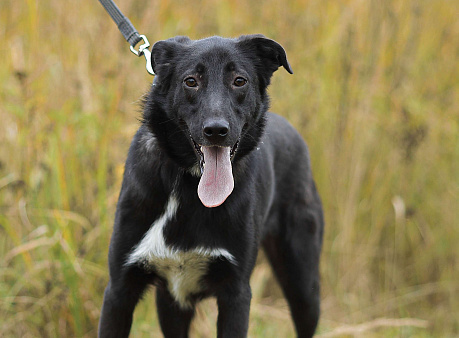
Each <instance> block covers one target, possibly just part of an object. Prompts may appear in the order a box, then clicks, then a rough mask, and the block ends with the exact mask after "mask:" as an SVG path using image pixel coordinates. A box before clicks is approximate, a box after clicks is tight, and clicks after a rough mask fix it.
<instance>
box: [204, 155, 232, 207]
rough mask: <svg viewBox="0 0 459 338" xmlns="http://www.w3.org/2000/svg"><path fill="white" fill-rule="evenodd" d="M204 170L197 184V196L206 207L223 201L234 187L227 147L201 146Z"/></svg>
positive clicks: (214, 205) (216, 205) (215, 205)
mask: <svg viewBox="0 0 459 338" xmlns="http://www.w3.org/2000/svg"><path fill="white" fill-rule="evenodd" d="M202 153H203V154H204V162H205V165H204V172H203V173H202V176H201V180H200V181H199V185H198V196H199V199H200V200H201V202H202V204H204V205H205V206H206V207H208V208H213V207H218V206H219V205H220V204H222V203H223V202H225V200H226V199H227V197H228V196H229V195H230V194H231V192H232V191H233V188H234V180H233V170H232V168H231V160H230V148H229V147H225V148H222V147H202Z"/></svg>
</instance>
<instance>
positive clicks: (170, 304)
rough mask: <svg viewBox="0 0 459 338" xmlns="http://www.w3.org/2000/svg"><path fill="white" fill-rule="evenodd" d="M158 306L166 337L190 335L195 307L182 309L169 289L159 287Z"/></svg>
mask: <svg viewBox="0 0 459 338" xmlns="http://www.w3.org/2000/svg"><path fill="white" fill-rule="evenodd" d="M156 307H157V309H158V319H159V324H160V325H161V330H162V331H163V334H164V337H166V338H168V337H171V338H175V337H177V338H186V337H188V331H189V329H190V323H191V320H192V319H193V316H194V309H182V308H181V307H179V305H178V303H177V302H175V301H174V299H173V298H172V296H171V295H170V294H169V292H168V291H166V290H163V289H159V288H158V289H157V290H156Z"/></svg>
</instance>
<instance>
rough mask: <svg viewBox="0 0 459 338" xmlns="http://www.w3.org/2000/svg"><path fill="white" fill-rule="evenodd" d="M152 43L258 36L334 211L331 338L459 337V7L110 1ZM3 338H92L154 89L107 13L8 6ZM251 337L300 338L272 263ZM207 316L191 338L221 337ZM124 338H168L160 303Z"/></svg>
mask: <svg viewBox="0 0 459 338" xmlns="http://www.w3.org/2000/svg"><path fill="white" fill-rule="evenodd" d="M117 3H118V5H119V7H120V8H121V9H122V10H123V11H124V12H125V14H126V15H127V16H128V17H129V18H130V19H131V21H132V22H133V23H134V25H135V26H136V27H137V29H138V30H139V31H140V32H141V33H143V34H146V35H147V36H148V38H149V39H150V41H151V42H154V41H157V40H161V39H165V38H169V37H172V36H175V35H188V36H190V37H191V38H195V39H196V38H202V37H206V36H210V35H222V36H227V37H236V36H238V35H240V34H248V33H263V34H265V35H266V36H268V37H270V38H273V39H275V40H277V41H278V42H280V43H281V44H282V45H283V46H284V47H285V49H286V51H287V54H288V57H289V61H290V63H291V65H292V68H293V70H294V72H295V74H294V75H293V76H290V75H288V74H287V73H286V72H285V71H283V70H282V69H280V70H279V71H278V72H277V73H275V76H274V78H273V84H272V86H271V88H270V93H271V96H272V102H273V103H272V110H273V111H275V112H278V113H280V114H282V115H284V116H286V117H287V118H288V119H289V120H290V121H291V122H292V123H293V124H294V125H295V126H296V127H297V128H298V130H299V131H300V132H301V133H302V135H303V136H304V138H305V139H306V140H307V142H308V143H309V147H310V150H311V157H312V163H313V169H314V175H315V178H316V181H317V184H318V188H319V191H320V193H321V195H322V199H323V203H324V208H325V216H326V232H325V239H324V246H323V254H322V262H321V271H322V300H323V301H322V317H321V322H320V327H319V329H318V333H319V335H322V336H359V335H360V336H365V337H368V336H370V337H371V336H387V337H392V336H399V337H412V336H414V337H419V336H421V337H430V336H434V337H440V336H445V337H451V336H457V335H459V320H458V318H459V296H458V293H459V266H458V263H459V249H458V246H459V221H458V220H459V211H458V210H459V208H458V206H459V203H458V201H459V20H458V13H459V2H458V1H456V0H450V1H447V0H444V1H440V0H438V1H430V0H404V1H396V0H385V1H379V0H368V1H362V0H360V1H332V0H310V1H306V0H304V1H288V2H286V1H281V0H268V1H263V2H260V1H253V0H250V1H246V0H245V1H243V0H223V1H217V0H203V1H199V2H196V1H170V0H161V1H159V0H154V1H143V0H118V1H117ZM0 61H1V62H0V88H1V89H0V120H1V121H0V144H1V147H0V336H2V337H40V336H43V337H48V336H49V337H93V336H95V335H96V329H97V322H98V318H99V310H100V307H101V303H102V295H103V290H104V288H105V285H106V283H107V281H108V272H107V251H108V243H109V238H110V234H111V231H112V230H111V229H112V223H113V217H114V212H115V205H116V201H117V198H118V193H119V189H120V183H121V177H122V172H123V165H124V160H125V157H126V153H127V149H128V146H129V143H130V139H131V137H132V136H133V134H134V133H135V130H136V128H137V127H138V125H139V123H138V121H137V118H138V117H139V116H140V113H139V104H138V102H139V99H140V98H141V96H142V95H143V93H144V92H145V91H146V90H147V89H148V87H149V84H150V83H151V81H152V77H150V76H149V75H148V74H147V73H146V71H145V69H144V61H143V59H136V58H135V57H134V56H132V54H131V53H130V52H129V49H128V45H127V43H126V42H125V41H124V40H123V38H122V36H121V34H120V33H119V32H118V30H117V28H116V26H115V24H114V23H113V22H112V21H111V19H110V17H109V16H108V15H107V14H106V13H105V12H104V10H103V8H102V7H101V5H100V4H99V2H98V1H95V0H93V1H60V0H47V1H37V0H26V1H13V0H1V1H0ZM252 287H253V294H254V297H253V302H252V311H251V324H250V336H251V337H292V336H293V326H292V324H291V322H290V319H289V313H288V309H287V306H286V303H285V301H284V300H283V298H282V295H281V292H280V291H279V289H278V287H277V285H276V283H275V281H274V279H273V277H272V275H271V272H270V269H269V267H268V265H267V263H266V261H265V259H264V258H263V256H262V255H261V256H260V259H259V263H258V265H257V266H256V269H255V271H254V274H253V278H252ZM215 320H216V305H215V302H214V301H211V300H209V301H205V302H204V303H203V304H202V305H201V306H199V309H198V314H197V318H196V320H195V322H194V325H193V334H194V336H195V337H212V336H214V335H215ZM132 335H133V336H134V337H151V336H158V335H159V328H158V324H157V321H156V314H155V309H154V298H153V296H152V295H151V294H150V295H148V296H147V297H146V300H144V301H143V302H142V303H141V304H140V305H139V306H138V308H137V311H136V313H135V321H134V325H133V330H132Z"/></svg>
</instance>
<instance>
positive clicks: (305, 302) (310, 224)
mask: <svg viewBox="0 0 459 338" xmlns="http://www.w3.org/2000/svg"><path fill="white" fill-rule="evenodd" d="M317 201H318V200H317ZM287 208H288V210H289V215H287V217H285V218H286V221H287V222H286V223H284V224H282V226H281V227H280V228H277V231H272V232H270V233H268V234H267V235H266V236H265V238H264V241H263V247H264V250H265V252H266V254H267V256H268V259H269V261H270V263H271V265H272V267H273V270H274V272H275V275H276V277H277V280H278V281H279V283H280V285H281V288H282V290H283V293H284V295H285V297H286V298H287V301H288V304H289V307H290V311H291V314H292V318H293V322H294V324H295V328H296V331H297V334H298V337H312V336H313V334H314V331H315V329H316V327H317V323H318V321H319V315H320V289H319V288H320V284H319V256H320V249H321V242H322V231H323V216H322V209H321V206H320V201H318V203H317V204H315V206H313V207H312V208H311V206H310V205H309V206H305V205H304V204H303V207H298V206H297V207H295V206H292V205H290V206H289V207H287ZM292 208H293V209H292Z"/></svg>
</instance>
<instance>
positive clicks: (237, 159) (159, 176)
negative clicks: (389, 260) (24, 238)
mask: <svg viewBox="0 0 459 338" xmlns="http://www.w3.org/2000/svg"><path fill="white" fill-rule="evenodd" d="M152 58H153V68H154V70H155V73H156V74H157V79H156V80H155V84H154V85H153V86H152V89H151V91H150V93H149V95H148V96H147V98H146V100H145V104H144V115H143V123H142V125H141V127H140V128H139V130H138V132H137V134H136V135H135V137H134V139H133V141H132V144H131V147H130V149H129V154H128V158H127V161H126V166H125V173H124V180H123V185H122V188H121V192H120V197H119V201H118V207H117V211H116V219H115V225H114V230H113V235H112V239H111V244H110V251H109V267H110V282H109V283H108V286H107V288H106V290H105V297H104V304H103V308H102V314H101V319H100V324H99V335H100V336H101V337H126V336H128V334H129V331H130V327H131V323H132V316H133V311H134V308H135V306H136V304H137V302H138V300H139V299H140V298H141V296H142V294H143V292H144V290H145V289H146V287H147V286H148V285H150V284H154V285H156V286H157V291H156V292H157V297H156V302H157V308H158V318H159V321H160V324H161V328H162V330H163V333H164V335H165V336H166V337H186V336H187V335H188V328H189V325H190V322H191V319H192V318H193V313H194V310H193V308H184V307H181V306H179V304H178V303H177V302H176V301H175V299H174V298H173V296H172V295H171V293H170V292H169V290H168V288H167V283H166V281H165V280H164V279H163V278H162V277H160V276H159V275H158V273H157V272H156V270H155V267H154V266H153V267H146V266H144V265H143V264H140V262H139V264H131V265H126V261H127V259H128V257H129V255H130V253H131V252H132V251H133V249H134V248H135V246H136V245H137V244H138V243H139V242H140V241H141V240H142V238H143V236H144V235H145V234H146V233H147V231H148V230H149V228H150V226H151V225H152V224H153V223H154V222H155V220H157V219H158V218H159V217H160V216H161V215H162V214H163V212H164V209H165V207H166V204H167V201H168V198H169V196H170V195H171V193H172V192H173V191H174V193H175V195H176V196H177V198H178V200H179V203H178V205H179V207H178V210H177V212H176V216H175V217H174V218H173V219H170V220H168V222H167V225H166V227H165V229H164V238H165V241H166V244H167V245H168V246H170V247H173V248H176V249H179V250H182V251H189V250H192V249H194V248H196V247H204V248H224V249H226V250H227V251H228V252H229V253H231V255H233V256H234V258H235V260H236V262H237V264H233V263H232V262H230V261H229V260H227V259H224V258H219V259H213V260H212V261H211V262H210V265H209V266H208V270H207V273H206V274H205V275H204V276H203V278H202V280H201V285H203V286H204V287H203V290H202V291H200V292H199V293H196V294H192V295H190V300H191V302H192V303H193V304H194V303H196V302H197V301H199V300H200V299H202V298H204V297H209V296H213V297H216V298H217V304H218V310H219V314H218V323H217V327H218V336H219V337H245V336H246V335H247V330H248V318H249V309H250V299H251V291H250V285H249V279H250V275H251V272H252V270H253V267H254V264H255V261H256V257H257V252H258V248H259V247H260V246H262V247H263V248H264V250H265V252H266V254H267V257H268V258H269V260H270V262H271V264H272V266H273V269H274V272H275V275H276V277H277V279H278V281H279V282H280V285H281V287H282V289H283V292H284V294H285V296H286V298H287V300H288V303H289V305H290V309H291V312H292V317H293V320H294V323H295V328H296V331H297V334H298V336H299V337H310V336H312V335H313V333H314V331H315V328H316V325H317V322H318V319H319V312H320V311H319V302H320V301H319V256H320V250H321V243H322V234H323V216H322V207H321V202H320V198H319V196H318V193H317V191H316V188H315V184H314V181H313V178H312V174H311V169H310V161H309V155H308V150H307V147H306V144H305V143H304V141H303V140H302V138H301V137H300V136H299V134H298V133H297V132H296V131H295V130H294V129H293V127H292V126H291V125H290V124H289V123H288V122H287V121H285V120H284V119H283V118H281V117H279V116H277V115H274V114H271V113H267V109H268V105H269V98H268V95H267V92H266V89H267V86H268V85H269V83H270V78H271V75H272V73H273V72H274V71H276V70H277V69H278V68H279V67H280V66H283V67H284V68H285V69H286V70H287V71H288V72H290V73H292V70H291V68H290V65H289V64H288V62H287V58H286V54H285V51H284V49H283V48H282V47H281V46H280V45H279V44H278V43H276V42H275V41H273V40H269V39H267V38H265V37H263V36H261V35H249V36H242V37H240V38H238V39H223V38H219V37H212V38H208V39H204V40H198V41H192V40H190V39H188V38H186V37H176V38H172V39H169V40H165V41H160V42H157V43H156V44H155V45H154V47H153V50H152ZM238 76H240V77H242V78H244V79H246V80H247V83H246V84H245V85H243V86H241V87H237V86H235V84H234V83H235V82H234V81H235V78H237V77H238ZM187 77H192V78H193V79H195V80H196V82H197V86H196V87H189V86H187V85H185V84H184V80H186V78H187ZM209 119H210V120H211V121H213V120H212V119H220V120H224V121H226V122H227V123H228V124H229V130H228V135H227V136H226V137H225V138H224V139H223V138H222V140H221V141H219V142H220V143H219V145H220V146H227V147H234V146H235V145H236V144H237V148H236V153H235V156H234V158H233V160H232V163H233V164H232V170H233V175H234V185H235V186H234V190H233V192H232V194H231V195H230V196H229V197H228V198H227V200H226V201H225V202H224V203H223V204H222V205H221V206H219V207H216V208H206V207H205V206H204V205H203V204H202V203H201V201H200V200H199V198H198V195H197V192H196V191H197V186H198V183H199V179H200V178H199V175H197V174H196V168H199V161H200V157H199V155H198V154H197V152H196V150H195V147H194V143H193V140H194V142H196V143H197V144H199V145H204V146H212V145H213V144H212V142H210V141H209V139H206V137H205V136H203V132H202V128H203V124H205V123H206V121H209ZM193 173H194V174H193Z"/></svg>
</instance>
